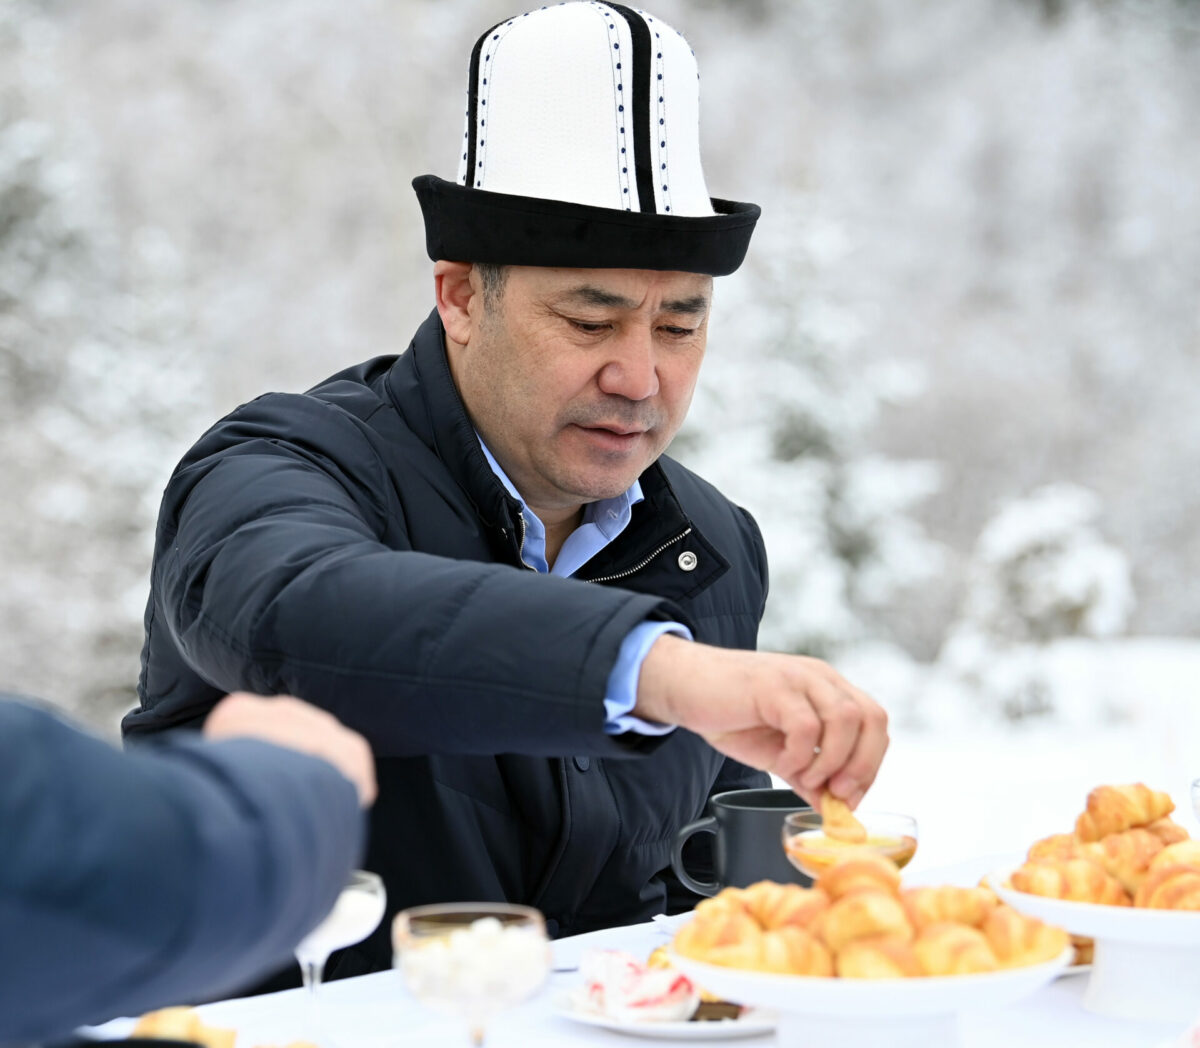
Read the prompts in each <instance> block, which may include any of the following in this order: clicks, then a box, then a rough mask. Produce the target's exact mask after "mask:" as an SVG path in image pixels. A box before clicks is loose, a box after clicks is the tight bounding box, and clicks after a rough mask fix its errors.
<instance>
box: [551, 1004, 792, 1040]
mask: <svg viewBox="0 0 1200 1048" xmlns="http://www.w3.org/2000/svg"><path fill="white" fill-rule="evenodd" d="M555 1013H556V1014H557V1015H559V1016H561V1017H562V1018H564V1019H570V1020H571V1021H572V1022H576V1023H583V1024H584V1025H585V1026H598V1027H600V1028H601V1029H604V1030H611V1031H612V1032H613V1033H621V1034H625V1035H626V1036H627V1037H646V1038H649V1039H650V1040H655V1041H734V1040H744V1039H747V1038H750V1037H764V1036H766V1035H767V1034H771V1033H774V1032H775V1025H776V1017H775V1016H774V1015H772V1014H770V1013H769V1012H761V1011H756V1010H750V1011H747V1012H745V1013H743V1014H742V1015H740V1016H738V1018H736V1019H717V1020H714V1021H712V1022H695V1023H693V1022H662V1023H650V1022H641V1023H639V1022H618V1021H617V1020H616V1019H610V1018H608V1017H607V1016H604V1015H596V1014H594V1013H592V1012H584V1011H580V1010H579V1009H578V1008H574V1007H572V1006H571V1003H570V1000H569V998H563V1000H562V1001H561V1002H560V1003H559V1006H558V1008H556V1009H555Z"/></svg>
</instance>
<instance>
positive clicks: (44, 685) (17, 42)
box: [0, 5, 212, 723]
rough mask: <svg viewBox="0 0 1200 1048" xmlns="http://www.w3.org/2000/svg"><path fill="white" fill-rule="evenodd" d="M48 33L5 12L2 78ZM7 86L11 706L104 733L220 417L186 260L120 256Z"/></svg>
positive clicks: (81, 152) (151, 254)
mask: <svg viewBox="0 0 1200 1048" xmlns="http://www.w3.org/2000/svg"><path fill="white" fill-rule="evenodd" d="M48 33H49V34H52V33H53V27H52V25H51V24H50V23H49V22H48V21H47V20H46V19H45V17H44V16H43V15H42V14H41V13H39V12H38V11H37V9H36V8H35V7H34V6H32V5H13V6H11V7H9V6H5V7H2V8H0V70H7V71H8V72H9V74H12V73H14V72H15V73H16V74H18V76H19V75H20V73H21V72H22V71H23V70H24V71H26V72H28V71H27V69H26V68H25V67H27V66H29V65H31V64H34V63H36V62H37V59H38V54H39V51H40V50H41V47H42V46H43V45H45V43H46V34H48ZM45 73H46V71H45V70H44V69H43V70H41V73H40V75H45ZM0 77H3V79H4V81H5V82H4V83H3V84H2V85H0V87H2V90H0V489H2V490H3V491H4V493H5V498H4V501H5V508H6V512H4V513H3V514H0V626H2V628H0V688H4V689H9V690H19V691H24V692H27V693H30V694H35V695H39V696H43V697H47V698H51V699H54V700H56V701H59V702H62V703H63V704H65V705H69V706H76V705H82V706H85V707H86V710H85V712H86V713H87V714H88V715H89V716H90V717H91V719H93V720H95V721H97V722H100V723H105V722H107V720H108V718H109V716H110V715H111V714H112V713H113V712H115V711H116V710H118V709H121V708H127V707H128V706H129V705H130V704H131V701H132V698H133V684H134V681H135V680H136V676H137V659H136V653H137V649H138V646H139V642H140V636H141V613H142V608H143V605H144V602H145V595H146V572H147V568H148V564H149V551H150V541H151V528H152V525H153V520H154V506H155V504H156V502H157V495H158V492H159V491H160V490H161V486H162V483H163V482H164V480H165V477H166V474H167V472H168V470H169V468H170V465H171V459H172V457H174V456H175V455H177V454H178V453H179V452H180V451H181V450H182V447H183V446H185V445H183V444H182V440H181V431H182V432H187V431H188V430H189V429H192V428H194V427H196V426H197V425H198V424H199V419H200V418H205V417H207V416H209V415H210V413H211V411H212V407H211V403H210V401H209V400H208V398H207V397H206V396H205V390H206V388H207V382H206V380H205V378H204V376H203V375H202V374H201V373H200V369H199V368H198V367H197V366H196V363H195V361H194V360H193V359H192V358H191V356H190V354H189V344H188V323H189V322H188V317H187V314H186V311H185V310H184V308H183V306H182V302H181V298H180V295H179V291H178V284H179V281H180V276H181V267H182V261H181V260H180V258H179V257H178V254H177V253H176V252H175V251H174V250H173V248H172V246H171V244H170V242H169V241H168V240H167V239H166V238H165V237H164V236H162V235H161V234H160V233H158V232H156V231H155V230H153V229H139V230H136V231H132V232H131V233H130V235H129V236H128V237H127V238H122V236H121V233H120V230H119V229H118V228H117V226H116V223H115V222H114V219H113V211H114V208H113V206H112V202H111V201H110V200H107V199H105V196H104V187H103V185H102V184H101V183H100V180H99V179H98V178H97V175H96V172H95V171H94V170H93V169H91V168H90V167H89V165H88V162H87V155H86V153H87V151H86V146H85V145H83V144H81V143H79V142H73V141H67V140H65V139H64V138H63V137H62V136H60V135H59V134H58V133H57V132H56V130H55V129H53V128H51V127H50V126H48V125H47V124H45V123H43V122H40V121H38V120H36V119H33V118H31V117H30V116H29V114H28V113H27V112H25V111H24V109H25V105H24V99H23V97H22V94H21V91H20V90H19V88H20V81H19V80H18V79H16V78H10V77H9V76H5V74H3V73H0Z"/></svg>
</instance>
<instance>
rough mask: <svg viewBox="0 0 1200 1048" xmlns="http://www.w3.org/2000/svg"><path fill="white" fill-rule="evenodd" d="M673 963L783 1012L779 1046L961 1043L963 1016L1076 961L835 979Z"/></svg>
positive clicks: (714, 986)
mask: <svg viewBox="0 0 1200 1048" xmlns="http://www.w3.org/2000/svg"><path fill="white" fill-rule="evenodd" d="M670 957H671V963H672V965H674V966H675V967H677V968H678V969H679V970H680V971H682V972H683V973H684V974H685V975H687V976H688V977H689V978H690V979H692V980H694V981H695V983H696V984H697V985H698V986H703V987H704V988H705V989H706V990H709V991H710V992H712V993H716V994H719V995H720V996H721V997H723V998H725V999H726V1000H729V1001H738V1002H739V1003H741V1004H752V1005H757V1006H760V1007H763V1008H771V1009H774V1010H775V1011H777V1012H778V1013H779V1027H778V1033H777V1040H776V1043H777V1044H778V1045H779V1048H812V1045H819V1044H830V1045H837V1046H838V1048H879V1046H880V1045H887V1046H888V1048H930V1046H931V1045H937V1046H938V1048H956V1046H957V1045H959V1044H961V1041H960V1038H959V1030H958V1013H959V1012H961V1011H964V1010H966V1009H969V1008H991V1007H996V1006H998V1005H1003V1004H1008V1003H1010V1002H1012V1001H1015V1000H1018V999H1019V998H1021V997H1025V996H1027V995H1028V994H1031V993H1033V992H1034V991H1035V990H1037V989H1039V988H1040V987H1042V986H1044V985H1046V984H1047V983H1049V982H1051V981H1052V980H1053V979H1054V978H1055V977H1056V976H1057V975H1058V974H1059V973H1060V972H1062V971H1063V970H1064V969H1065V968H1066V967H1067V966H1068V965H1069V964H1070V963H1071V957H1072V951H1071V950H1070V949H1067V950H1064V951H1063V952H1062V953H1061V954H1060V955H1059V956H1058V957H1056V958H1055V959H1054V960H1052V961H1048V962H1046V963H1045V964H1037V965H1030V966H1029V967H1027V968H1011V969H1008V970H1006V971H1000V972H989V973H986V974H980V975H946V976H931V977H928V978H913V979H833V978H818V977H813V976H803V975H771V974H768V973H766V972H753V971H745V970H742V969H738V968H724V967H720V966H718V965H715V964H704V963H702V962H701V961H694V960H692V959H690V958H688V957H681V956H680V955H679V954H677V953H675V951H674V950H671V951H670Z"/></svg>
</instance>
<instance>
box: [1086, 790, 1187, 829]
mask: <svg viewBox="0 0 1200 1048" xmlns="http://www.w3.org/2000/svg"><path fill="white" fill-rule="evenodd" d="M1174 810H1175V802H1174V801H1172V800H1171V798H1170V797H1169V796H1168V795H1167V794H1165V793H1162V792H1160V791H1158V790H1152V789H1150V787H1149V786H1147V785H1145V784H1144V783H1140V782H1137V783H1134V784H1133V785H1132V786H1097V787H1096V788H1095V789H1094V790H1092V792H1091V793H1089V794H1088V799H1087V811H1085V812H1084V813H1083V814H1082V815H1080V816H1079V818H1078V819H1076V820H1075V835H1076V836H1077V837H1078V838H1079V839H1080V840H1082V841H1098V840H1100V838H1101V837H1106V836H1108V834H1110V833H1120V832H1121V831H1122V830H1129V829H1132V828H1133V827H1135V826H1145V825H1147V824H1148V823H1151V822H1155V821H1156V820H1158V819H1161V818H1162V817H1163V816H1164V815H1170V814H1171V812H1173V811H1174Z"/></svg>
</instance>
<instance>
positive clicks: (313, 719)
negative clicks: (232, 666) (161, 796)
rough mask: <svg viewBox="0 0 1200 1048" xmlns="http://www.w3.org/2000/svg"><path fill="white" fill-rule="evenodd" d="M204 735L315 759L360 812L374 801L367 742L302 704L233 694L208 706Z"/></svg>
mask: <svg viewBox="0 0 1200 1048" xmlns="http://www.w3.org/2000/svg"><path fill="white" fill-rule="evenodd" d="M204 734H205V736H206V737H207V738H210V739H233V738H238V737H249V738H254V739H262V740H263V741H264V742H271V743H274V744H275V745H276V746H286V747H287V748H288V749H293V750H299V751H300V752H301V753H307V754H309V755H310V756H313V757H320V758H321V759H322V760H324V761H328V762H329V763H330V764H332V765H333V766H334V767H335V768H337V770H338V771H340V772H341V773H342V774H343V775H344V776H345V777H346V778H347V779H349V780H350V781H351V782H352V783H353V784H354V788H355V789H356V790H358V800H359V803H360V804H361V805H362V806H363V807H364V808H367V807H369V806H370V805H371V804H373V803H374V802H375V793H376V787H375V758H374V756H373V755H372V753H371V747H370V746H369V745H368V744H367V740H366V739H364V738H363V737H362V736H361V735H359V734H358V732H356V731H351V730H350V729H349V728H347V727H345V726H344V725H343V724H342V722H341V721H339V720H338V719H337V718H336V717H334V716H333V715H332V714H330V713H326V712H325V711H324V710H321V709H317V707H316V706H310V705H309V704H308V703H307V702H301V701H300V700H299V699H293V698H292V697H291V696H288V695H280V696H278V697H276V698H263V697H262V696H260V695H251V694H249V693H248V692H244V691H243V692H235V693H234V694H233V695H228V696H226V697H225V698H223V699H222V700H221V701H220V702H218V703H217V704H216V705H215V706H214V707H213V709H212V713H210V714H209V715H208V719H207V720H206V721H205V722H204Z"/></svg>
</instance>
